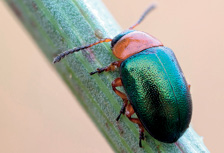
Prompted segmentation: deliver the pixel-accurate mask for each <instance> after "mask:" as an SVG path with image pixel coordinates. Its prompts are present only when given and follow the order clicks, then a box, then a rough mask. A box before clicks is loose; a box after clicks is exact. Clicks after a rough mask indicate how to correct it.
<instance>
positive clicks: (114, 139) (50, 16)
mask: <svg viewBox="0 0 224 153" xmlns="http://www.w3.org/2000/svg"><path fill="white" fill-rule="evenodd" d="M5 1H6V2H7V3H8V5H9V7H10V8H11V9H12V10H13V11H14V12H15V14H16V15H17V17H18V18H19V19H20V21H21V22H22V23H23V25H24V26H25V27H26V29H27V30H28V31H29V33H30V34H31V35H32V37H33V38H34V39H35V41H36V42H37V44H38V45H39V47H40V48H41V49H42V51H43V53H44V54H45V55H46V57H47V58H48V60H49V62H52V60H53V57H55V56H56V55H57V54H58V53H60V52H62V51H65V50H68V49H71V48H73V47H75V46H83V45H87V44H90V43H93V42H95V41H97V40H99V39H102V38H113V37H114V36H115V35H116V34H118V33H119V32H121V29H120V28H119V26H118V25H117V24H116V22H115V21H114V19H113V17H112V16H111V15H110V14H109V13H108V11H107V9H106V8H105V6H104V5H103V4H102V2H101V1H100V0H82V1H81V0H5ZM112 61H116V59H115V57H114V56H113V55H112V53H111V50H110V44H109V43H102V44H99V45H96V46H94V47H91V48H90V49H87V50H84V51H81V52H78V53H75V54H72V55H70V56H68V57H66V58H65V59H63V60H62V61H61V62H60V63H58V64H56V65H53V66H54V67H55V68H56V70H57V71H58V73H59V74H60V75H61V77H62V78H63V80H64V81H65V83H66V84H67V85H68V87H69V88H70V89H71V91H72V92H73V93H74V95H75V96H76V97H77V98H78V100H79V102H80V104H81V105H82V106H83V108H84V109H85V110H86V112H87V113H88V114H89V116H90V117H91V118H92V120H93V122H94V123H95V125H96V126H97V127H98V129H99V130H100V131H101V133H102V134H103V135H104V136H105V138H106V139H107V141H108V143H109V144H110V145H111V147H112V148H113V149H114V151H116V152H208V150H207V148H206V147H205V146H204V144H203V141H202V138H201V137H199V136H198V135H197V134H196V133H195V132H194V130H193V129H192V128H191V127H190V128H189V129H188V130H187V131H186V133H185V134H184V136H182V137H181V138H180V139H179V140H178V142H177V143H175V144H165V143H161V142H159V141H157V140H155V139H154V138H152V137H151V136H150V135H149V134H148V133H146V138H147V140H146V141H143V146H144V148H139V147H138V137H139V135H138V128H137V126H136V125H134V124H132V123H131V122H130V121H129V120H128V119H127V118H125V117H121V120H120V122H119V123H116V121H115V118H116V117H117V115H118V113H119V111H120V108H121V104H122V101H121V99H120V98H119V97H118V96H117V95H115V94H114V92H113V91H112V90H111V82H112V81H113V79H115V78H116V77H118V76H119V74H118V72H115V73H104V74H103V75H94V76H90V75H89V72H92V71H94V70H95V69H96V68H98V67H104V66H106V65H108V64H109V63H111V62H112Z"/></svg>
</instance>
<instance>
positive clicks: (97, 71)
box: [90, 61, 122, 75]
mask: <svg viewBox="0 0 224 153" xmlns="http://www.w3.org/2000/svg"><path fill="white" fill-rule="evenodd" d="M121 63H122V61H116V62H113V63H111V64H110V65H109V66H107V67H103V68H97V69H96V71H94V72H91V73H90V75H93V74H95V73H102V72H104V71H106V72H107V71H114V70H115V69H116V68H118V67H120V65H121Z"/></svg>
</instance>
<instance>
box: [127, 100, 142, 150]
mask: <svg viewBox="0 0 224 153" xmlns="http://www.w3.org/2000/svg"><path fill="white" fill-rule="evenodd" d="M134 113H135V111H134V109H133V107H132V106H131V104H130V103H129V104H128V105H127V107H126V112H125V115H126V116H127V117H128V119H129V120H130V121H132V122H133V123H135V124H138V127H139V147H142V141H141V140H144V127H143V125H142V123H141V122H140V120H139V119H138V118H132V117H131V116H132V115H133V114H134Z"/></svg>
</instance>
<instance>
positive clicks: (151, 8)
mask: <svg viewBox="0 0 224 153" xmlns="http://www.w3.org/2000/svg"><path fill="white" fill-rule="evenodd" d="M155 7H156V4H151V5H150V6H149V8H147V10H146V11H145V12H144V13H143V14H142V16H141V17H140V19H139V20H138V22H136V23H135V24H134V25H132V26H131V27H130V28H129V29H134V28H135V27H136V26H137V25H139V24H140V23H141V22H142V20H143V19H144V18H145V16H146V15H147V14H148V13H149V12H151V11H152V10H153V9H154V8H155Z"/></svg>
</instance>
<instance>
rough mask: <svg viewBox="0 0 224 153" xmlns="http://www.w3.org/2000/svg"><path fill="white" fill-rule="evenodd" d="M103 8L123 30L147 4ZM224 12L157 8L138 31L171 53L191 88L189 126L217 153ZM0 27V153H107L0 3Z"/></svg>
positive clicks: (118, 2) (198, 5) (178, 4)
mask: <svg viewBox="0 0 224 153" xmlns="http://www.w3.org/2000/svg"><path fill="white" fill-rule="evenodd" d="M103 1H104V2H105V4H106V6H107V7H108V8H109V10H110V11H111V13H112V14H113V15H114V17H115V19H116V20H117V21H118V23H119V24H120V25H121V27H122V28H123V29H125V28H128V27H129V26H130V25H132V24H133V23H134V22H135V21H136V20H137V19H138V18H139V16H140V14H141V13H142V12H143V11H144V9H145V8H146V7H147V6H148V5H149V4H150V3H151V1H149V0H132V1H130V0H113V1H111V0H103ZM223 6H224V1H222V0H214V1H208V0H204V1H202V0H198V1H194V0H189V1H183V0H169V1H168V0H166V1H165V0H158V8H157V9H156V10H155V11H153V13H151V14H150V16H148V17H147V18H146V20H145V21H144V22H143V23H142V24H141V25H139V26H138V27H137V28H136V29H137V30H142V31H146V32H148V33H150V34H152V35H154V36H155V37H157V38H158V39H160V40H161V41H162V42H163V43H164V45H165V46H167V47H170V48H172V49H173V50H174V52H175V54H176V56H177V58H178V60H179V63H180V65H181V67H182V69H183V71H184V73H185V76H186V78H187V81H188V82H189V83H190V84H191V93H192V98H193V106H194V109H193V119H192V123H191V124H192V126H193V127H194V129H195V130H196V131H197V132H198V134H199V135H201V136H203V140H204V142H205V144H206V146H207V147H208V149H209V150H210V151H211V152H217V153H218V152H222V150H223V149H222V145H223V139H222V138H223V137H224V117H223V116H224V111H223V110H224V87H223V86H224V80H223V78H224V72H223V66H224V62H223V59H224V38H223V37H224V10H223ZM0 19H1V23H0V25H1V26H0V50H1V55H0V57H1V60H0V73H1V74H0V104H1V106H0V152H1V153H30V152H32V153H50V152H52V153H53V152H54V153H61V152H66V153H70V152H73V153H74V152H112V150H111V149H110V147H109V145H108V144H107V143H106V142H105V140H104V138H103V137H102V136H101V135H100V133H99V132H98V131H97V129H96V127H95V126H94V124H93V123H92V122H91V120H90V119H89V118H88V116H87V115H86V114H85V112H84V111H83V110H82V109H81V108H80V106H79V104H78V103H77V102H76V101H75V98H74V97H73V96H72V94H71V93H70V91H69V90H68V88H67V87H66V86H65V85H64V83H63V82H62V80H61V79H60V78H59V76H58V75H57V73H56V72H55V71H54V69H53V66H52V65H51V64H50V63H48V62H47V60H46V59H45V57H44V56H43V54H42V53H41V51H40V50H39V49H38V47H37V46H36V44H35V43H34V42H33V40H32V39H31V37H30V36H29V35H28V33H27V32H26V30H24V28H23V26H22V25H21V24H20V23H19V22H18V20H17V19H16V18H15V17H14V15H13V14H12V13H11V12H10V11H9V9H8V8H7V7H6V6H5V4H4V3H3V2H2V1H1V2H0ZM76 121H77V122H76ZM77 123H78V124H77ZM136 147H138V146H136Z"/></svg>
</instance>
